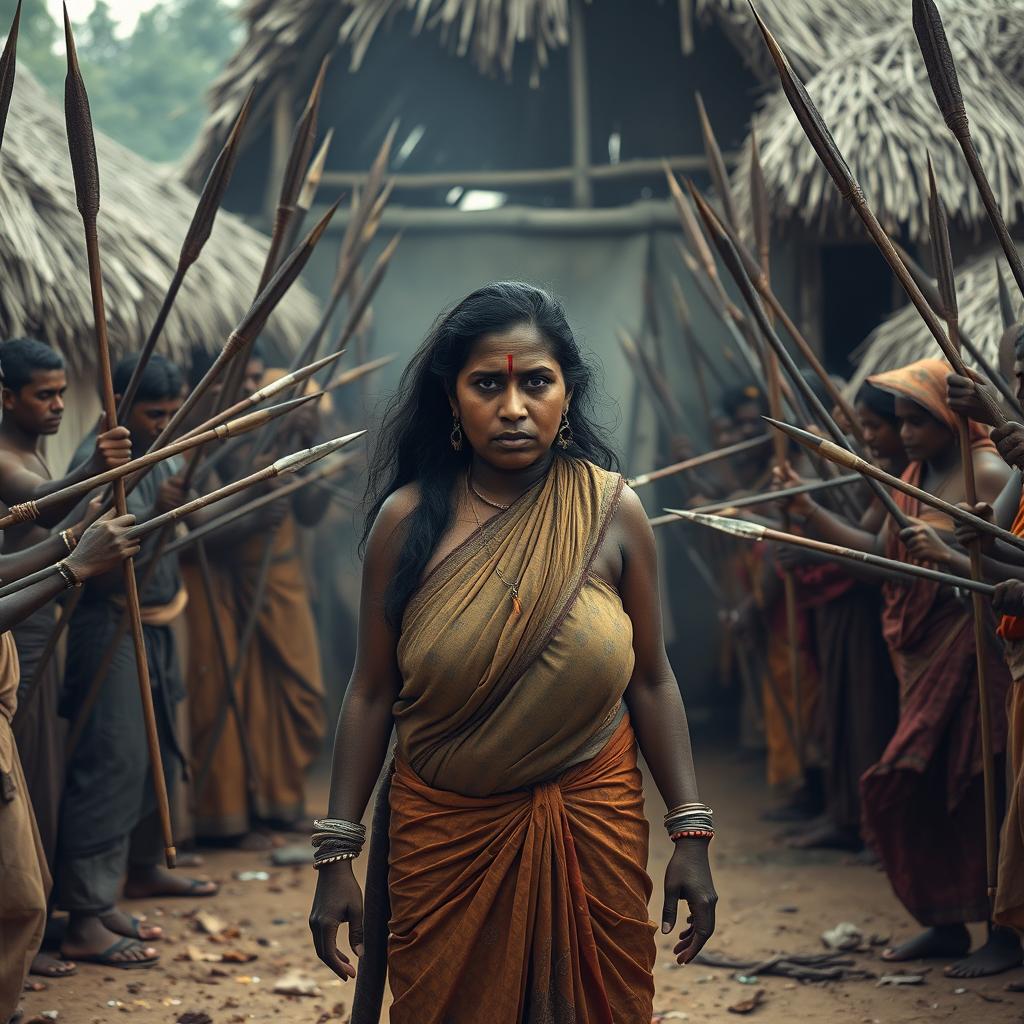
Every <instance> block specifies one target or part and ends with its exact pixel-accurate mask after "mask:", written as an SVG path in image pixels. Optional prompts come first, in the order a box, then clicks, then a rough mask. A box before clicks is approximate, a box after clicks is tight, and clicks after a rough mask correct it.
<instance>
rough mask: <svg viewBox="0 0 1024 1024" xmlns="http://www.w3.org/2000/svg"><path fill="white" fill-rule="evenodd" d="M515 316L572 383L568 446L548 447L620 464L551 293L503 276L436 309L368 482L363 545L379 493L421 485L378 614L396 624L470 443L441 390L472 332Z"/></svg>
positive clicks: (385, 426) (507, 323) (449, 384)
mask: <svg viewBox="0 0 1024 1024" xmlns="http://www.w3.org/2000/svg"><path fill="white" fill-rule="evenodd" d="M521 324H532V325H533V326H534V327H536V328H537V330H538V331H539V332H540V333H541V335H543V337H544V338H545V339H546V340H547V342H548V344H549V345H550V346H551V354H552V355H553V356H554V358H555V359H557V360H558V365H559V366H560V367H561V370H562V374H563V376H564V377H565V386H566V390H567V391H569V390H571V391H572V402H571V403H570V405H569V413H568V417H569V425H570V427H571V428H572V434H573V443H572V445H571V446H570V447H569V448H568V449H566V450H563V449H561V448H559V447H558V446H556V447H555V448H554V449H553V451H554V452H555V454H556V455H560V456H562V455H564V456H568V457H573V458H579V459H587V460H589V461H590V462H593V463H596V464H597V465H599V466H602V467H603V468H605V469H617V468H618V458H617V456H616V454H615V452H614V451H613V450H612V448H611V446H610V445H609V443H608V441H607V440H606V437H605V432H604V431H603V430H602V429H601V428H600V427H599V426H598V425H597V424H596V423H595V422H594V420H593V407H594V390H595V381H594V373H593V371H592V369H591V368H590V367H589V366H588V365H587V364H586V363H585V362H584V360H583V357H582V355H581V353H580V349H579V346H578V345H577V344H576V339H575V337H574V336H573V333H572V328H571V327H570V326H569V321H568V320H567V318H566V315H565V309H564V307H563V306H562V304H561V303H560V302H559V301H558V300H557V299H555V298H553V297H552V296H551V295H549V294H548V293H547V292H545V291H542V290H541V289H540V288H535V287H534V286H533V285H529V284H522V283H520V282H518V281H502V282H499V283H496V284H489V285H485V286H484V287H483V288H479V289H477V291H475V292H473V293H472V294H471V295H468V296H466V298H464V299H463V300H462V301H461V302H460V303H458V304H457V305H456V306H454V307H453V308H451V309H449V310H447V311H446V312H444V313H442V314H441V315H440V316H439V317H438V319H437V320H436V321H435V322H434V326H433V327H432V328H431V330H430V333H429V334H428V335H427V337H426V339H425V340H424V341H423V343H422V344H421V345H420V347H419V348H418V349H417V351H416V353H415V355H414V356H413V357H412V359H411V361H410V362H409V365H408V366H407V367H406V368H405V371H404V372H403V374H402V379H401V381H400V383H399V386H398V390H397V391H396V392H395V394H394V395H393V396H392V397H391V400H390V401H389V403H388V405H387V408H386V410H385V413H384V418H383V421H382V423H381V428H380V433H379V435H378V438H377V445H376V448H375V450H374V453H373V458H372V459H371V461H370V467H369V475H368V480H367V487H366V506H367V510H368V511H367V516H366V524H365V527H364V530H363V545H364V546H365V544H366V538H367V537H368V536H369V533H370V530H371V528H372V527H373V524H374V521H375V520H376V518H377V515H378V514H379V513H380V510H381V506H382V505H383V504H384V502H385V501H386V500H387V498H388V497H389V496H390V495H391V494H393V493H394V492H395V491H397V490H398V488H400V487H402V486H404V485H405V484H408V483H411V482H413V481H415V482H416V483H418V484H419V488H420V500H419V505H418V506H417V508H416V510H415V511H414V512H413V513H412V514H411V515H410V516H409V517H408V519H407V520H406V523H405V524H404V525H405V540H404V543H403V545H402V550H401V552H400V553H399V556H398V563H397V566H396V569H395V573H394V575H393V577H392V579H391V583H390V586H389V587H388V592H387V596H386V606H385V613H386V615H387V619H388V621H389V622H391V623H392V624H393V625H394V626H396V627H397V626H398V625H399V624H400V623H401V618H402V613H403V612H404V610H405V605H406V603H407V602H408V600H409V598H410V597H411V596H412V594H413V592H414V591H415V590H416V588H417V586H418V585H419V581H420V578H421V577H422V575H423V570H424V569H425V568H426V565H427V562H429V561H430V556H431V555H432V554H433V552H434V549H435V548H436V547H437V543H438V541H439V540H440V539H441V537H442V535H443V534H444V532H445V530H446V529H447V528H448V525H449V523H450V521H451V512H452V510H451V493H452V488H453V485H454V483H455V480H456V478H457V477H458V476H459V474H460V473H462V472H464V471H465V469H466V467H467V466H468V465H469V461H470V459H471V458H472V455H473V453H472V451H471V450H470V448H469V445H465V446H464V447H463V450H462V451H461V452H456V451H455V450H454V449H453V448H452V446H451V442H450V435H451V430H452V414H451V407H450V405H449V402H448V396H449V395H450V394H454V393H455V382H456V378H457V377H458V375H459V371H460V370H461V369H462V367H463V366H464V365H465V363H466V360H467V359H468V358H469V354H470V351H471V349H472V347H473V344H474V343H475V342H476V341H477V339H478V338H480V337H482V336H483V335H485V334H492V333H498V332H502V331H507V330H510V329H511V328H513V327H517V326H519V325H521Z"/></svg>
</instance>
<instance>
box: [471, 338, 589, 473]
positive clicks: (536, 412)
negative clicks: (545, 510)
mask: <svg viewBox="0 0 1024 1024" xmlns="http://www.w3.org/2000/svg"><path fill="white" fill-rule="evenodd" d="M570 398H571V394H569V393H567V392H566V389H565V378H564V376H563V375H562V368H561V367H560V366H559V365H558V361H557V360H556V359H555V358H554V356H553V355H552V354H551V348H550V346H549V345H548V343H547V341H546V340H545V338H544V337H543V336H542V335H541V334H540V332H539V331H538V330H537V328H536V327H534V326H533V325H532V324H520V325H518V326H516V327H512V328H510V329H509V330H507V331H502V332H500V333H496V334H485V335H483V336H481V337H480V338H479V339H478V340H477V342H476V343H475V344H474V345H473V348H472V349H471V350H470V353H469V358H468V359H467V360H466V365H465V366H463V368H462V370H461V371H460V372H459V376H458V378H457V380H456V382H455V395H454V396H453V397H452V398H451V406H452V413H453V414H454V415H456V416H458V417H459V419H460V420H461V421H462V432H463V434H464V436H465V439H466V442H467V443H468V444H469V446H470V447H471V448H472V449H473V451H474V452H475V453H476V454H477V455H478V456H479V457H480V458H482V459H484V460H485V461H486V462H488V463H490V464H491V465H493V466H494V467H495V468H497V469H506V470H516V469H525V468H526V467H527V466H531V465H532V464H533V463H534V462H536V461H537V460H538V459H539V458H540V457H541V456H543V455H544V454H546V453H547V452H548V451H549V450H550V448H551V446H552V445H553V444H554V443H555V438H556V437H557V435H558V429H559V427H560V425H561V422H562V415H563V413H565V412H566V411H567V410H568V408H569V399H570Z"/></svg>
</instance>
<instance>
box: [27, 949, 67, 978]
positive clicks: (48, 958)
mask: <svg viewBox="0 0 1024 1024" xmlns="http://www.w3.org/2000/svg"><path fill="white" fill-rule="evenodd" d="M77 970H78V968H77V967H76V966H75V965H74V964H72V963H69V962H68V961H67V960H61V958H60V957H58V956H54V955H53V954H52V953H41V952H40V953H36V955H35V958H34V959H33V960H32V966H31V967H30V968H29V969H28V973H29V974H36V975H38V976H39V977H40V978H69V977H70V976H71V975H72V974H74V973H75V972H76V971H77Z"/></svg>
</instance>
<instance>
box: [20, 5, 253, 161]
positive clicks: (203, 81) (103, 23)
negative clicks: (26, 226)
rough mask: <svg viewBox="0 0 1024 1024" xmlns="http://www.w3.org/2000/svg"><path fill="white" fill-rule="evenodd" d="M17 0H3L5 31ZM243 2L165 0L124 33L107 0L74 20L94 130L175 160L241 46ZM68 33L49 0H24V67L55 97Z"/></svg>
mask: <svg viewBox="0 0 1024 1024" xmlns="http://www.w3.org/2000/svg"><path fill="white" fill-rule="evenodd" d="M16 6H17V0H0V25H2V26H4V27H3V28H0V31H6V25H7V24H9V23H10V20H11V18H12V17H13V16H14V9H15V7H16ZM236 7H237V0H161V2H160V3H158V4H157V5H156V6H154V7H153V8H152V9H151V10H149V11H146V12H145V13H143V14H142V15H140V16H139V20H138V22H137V24H136V26H135V29H134V31H133V32H132V33H131V34H130V35H127V36H123V37H122V36H119V35H118V33H117V23H116V22H115V20H114V19H113V17H112V16H111V13H110V7H109V4H108V3H107V0H97V2H96V6H95V7H94V8H93V10H92V12H91V14H89V16H88V17H87V18H86V19H85V20H84V21H83V22H81V23H79V24H76V25H75V40H76V43H77V45H78V55H79V60H80V62H81V65H82V73H83V75H84V76H85V82H86V86H87V87H88V89H89V100H90V103H91V106H92V116H93V121H94V122H95V124H96V127H97V128H98V129H99V130H100V131H102V132H104V133H106V134H107V135H110V136H112V137H113V138H115V139H117V140H118V141H119V142H121V143H123V144H124V145H126V146H128V147H129V148H131V149H133V150H135V152H137V153H140V154H141V155H142V156H145V157H148V158H149V159H150V160H156V161H171V160H176V159H178V158H179V157H180V156H182V154H183V153H184V152H185V150H187V149H188V147H189V145H190V144H191V143H192V141H193V139H195V137H196V134H197V132H198V131H199V127H200V125H201V124H202V121H203V118H204V116H205V113H206V108H205V104H204V96H205V93H206V90H207V89H208V88H209V86H210V83H211V82H212V81H213V79H214V78H215V77H216V75H217V73H218V72H219V71H220V69H221V68H222V67H223V65H224V62H225V61H226V60H227V58H228V56H229V55H230V54H231V52H232V51H233V50H234V48H235V46H236V45H237V41H238V35H239V33H240V31H241V28H240V25H239V22H238V18H237V12H236V11H235V9H234V8H236ZM62 40H63V30H62V29H61V28H59V27H58V26H57V24H56V23H55V22H54V21H53V19H52V18H51V17H50V14H49V12H48V11H47V9H46V5H45V4H44V2H43V0H25V4H24V8H23V12H22V25H21V35H20V37H19V42H18V61H19V64H22V65H24V66H25V67H27V68H29V69H30V70H31V71H32V73H33V74H34V75H35V76H36V77H37V78H39V79H40V81H42V82H43V84H44V85H45V86H46V87H47V88H48V89H49V90H50V91H51V92H53V93H54V94H55V95H57V96H61V95H62V93H63V87H64V70H65V64H64V57H63V53H62V52H55V50H57V51H60V50H62V46H61V43H62Z"/></svg>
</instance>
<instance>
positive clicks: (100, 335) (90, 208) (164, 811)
mask: <svg viewBox="0 0 1024 1024" xmlns="http://www.w3.org/2000/svg"><path fill="white" fill-rule="evenodd" d="M64 32H65V39H66V42H67V51H68V75H67V81H66V87H65V113H66V119H67V127H68V145H69V149H70V153H71V165H72V169H73V171H74V172H75V175H74V176H75V191H76V194H77V197H78V208H79V211H80V213H81V215H82V223H83V226H84V229H85V243H86V255H87V258H88V264H89V288H90V292H91V295H92V307H93V320H94V322H95V326H96V347H97V357H98V362H99V383H100V389H101V395H102V400H103V410H104V412H105V414H106V420H107V425H108V427H113V426H114V425H115V424H116V423H117V402H116V400H115V398H114V383H113V377H112V374H111V367H110V346H109V342H108V339H107V319H106V312H105V310H104V304H103V276H102V270H101V264H100V247H99V234H98V231H97V215H98V213H99V205H100V189H99V171H98V165H97V160H96V142H95V137H94V135H93V130H92V117H91V115H90V112H89V100H88V96H87V94H86V90H85V83H84V81H83V80H82V76H81V72H80V71H79V67H78V56H77V53H76V51H75V42H74V37H73V35H72V31H71V21H70V19H69V18H68V13H67V8H66V7H65V8H64ZM114 506H115V508H116V509H117V512H118V515H124V514H125V513H126V512H127V511H128V505H127V499H126V496H125V487H124V480H123V479H121V480H117V481H115V482H114ZM122 577H123V580H124V591H125V601H126V604H127V608H128V615H129V619H130V625H131V632H132V645H133V647H134V650H135V666H136V670H137V673H138V682H139V696H140V698H141V701H142V720H143V725H144V727H145V731H146V745H147V746H148V748H149V761H150V766H151V768H152V775H153V788H154V791H155V795H156V807H157V814H158V816H159V818H160V829H161V833H162V835H163V840H164V856H165V858H166V861H167V866H168V867H174V864H175V857H176V852H175V848H174V836H173V832H172V829H171V809H170V803H169V801H168V798H167V781H166V778H165V777H164V767H163V758H162V757H161V755H160V734H159V732H158V730H157V724H156V710H155V708H154V705H153V690H152V686H151V683H150V678H149V662H148V659H147V657H146V640H145V634H144V633H143V628H142V612H141V608H140V606H139V592H138V584H137V581H136V579H135V566H134V564H133V560H132V559H130V558H129V559H126V560H125V561H124V563H123V565H122Z"/></svg>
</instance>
